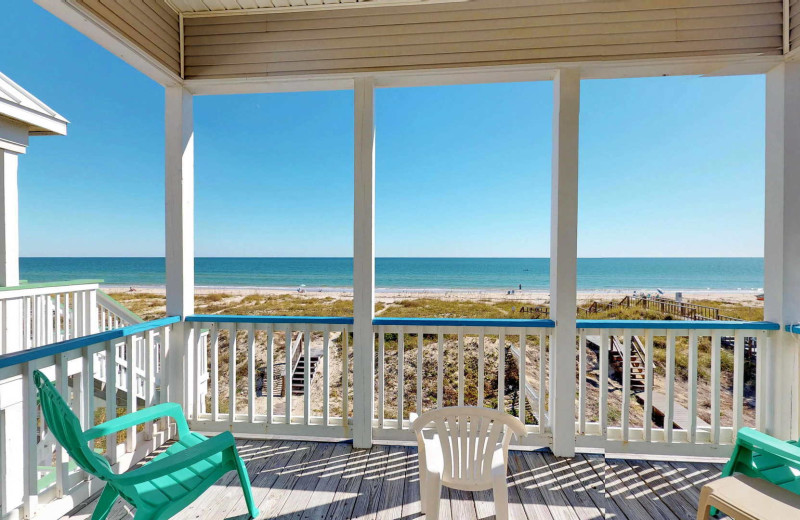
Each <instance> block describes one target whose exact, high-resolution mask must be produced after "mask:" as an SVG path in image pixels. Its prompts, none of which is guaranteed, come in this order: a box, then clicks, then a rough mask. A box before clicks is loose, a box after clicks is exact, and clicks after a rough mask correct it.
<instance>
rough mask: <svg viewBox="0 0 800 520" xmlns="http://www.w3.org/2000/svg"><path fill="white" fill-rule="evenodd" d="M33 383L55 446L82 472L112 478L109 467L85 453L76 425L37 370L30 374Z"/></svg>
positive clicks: (76, 419) (65, 405)
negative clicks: (55, 440)
mask: <svg viewBox="0 0 800 520" xmlns="http://www.w3.org/2000/svg"><path fill="white" fill-rule="evenodd" d="M33 381H34V384H35V385H36V388H38V389H39V401H40V403H41V406H42V415H44V420H45V422H46V424H47V427H48V428H50V431H51V432H53V435H54V436H55V438H56V439H57V440H58V442H59V444H61V446H62V447H63V448H64V449H65V450H66V451H67V453H69V456H70V457H72V459H73V460H74V461H75V463H76V464H77V465H78V466H80V468H81V469H82V470H84V471H86V472H87V473H91V474H92V475H95V476H97V477H99V478H101V479H103V480H107V478H108V477H109V476H110V475H112V471H111V466H110V465H109V464H108V461H107V460H106V459H105V458H103V457H101V456H100V455H98V454H97V453H95V452H94V451H92V450H91V449H89V446H88V444H87V442H86V441H85V440H84V436H83V431H82V430H81V423H80V421H79V420H78V418H77V417H76V416H75V414H74V413H73V412H72V409H71V408H70V407H69V405H68V404H67V402H66V401H64V398H63V397H61V394H59V393H58V390H56V387H55V386H54V385H53V383H51V382H50V380H49V379H47V377H46V376H45V375H44V374H42V373H41V372H39V371H38V370H37V371H35V372H34V373H33Z"/></svg>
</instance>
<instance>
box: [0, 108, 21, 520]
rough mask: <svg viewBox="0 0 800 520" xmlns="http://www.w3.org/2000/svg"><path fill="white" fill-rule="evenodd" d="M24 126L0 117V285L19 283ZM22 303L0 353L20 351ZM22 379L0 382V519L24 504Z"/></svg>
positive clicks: (6, 323) (11, 305)
mask: <svg viewBox="0 0 800 520" xmlns="http://www.w3.org/2000/svg"><path fill="white" fill-rule="evenodd" d="M27 144H28V129H27V127H25V126H24V125H22V124H19V123H16V122H14V121H11V120H7V119H4V118H2V117H0V286H3V287H13V286H16V285H19V199H18V191H17V174H18V165H19V154H21V153H25V147H26V146H27ZM21 325H22V321H21V306H20V305H19V302H18V301H9V302H6V311H5V316H4V319H3V324H2V326H3V327H4V329H5V330H3V331H1V333H0V338H2V340H1V341H2V343H1V344H0V354H7V353H9V352H16V351H18V350H22V342H21V340H22V331H21V330H20V327H21ZM22 389H23V380H22V378H21V377H17V378H11V379H8V380H6V381H4V382H2V384H0V437H2V441H0V446H2V450H0V517H4V518H5V517H6V515H7V517H8V518H14V517H15V516H17V515H19V514H20V510H19V509H18V508H19V506H21V505H23V500H24V497H25V496H26V494H25V480H24V479H22V478H20V477H19V475H20V468H23V467H25V465H26V462H25V460H24V457H23V456H22V455H23V454H24V453H25V450H24V440H23V436H22V435H21V434H20V432H22V431H24V425H25V420H26V417H25V415H24V409H25V406H24V405H25V403H24V397H23V391H22Z"/></svg>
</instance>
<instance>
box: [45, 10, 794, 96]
mask: <svg viewBox="0 0 800 520" xmlns="http://www.w3.org/2000/svg"><path fill="white" fill-rule="evenodd" d="M37 1H38V0H37ZM783 60H784V58H783V57H782V56H762V55H753V54H744V55H742V54H737V55H730V56H706V57H699V58H698V57H693V58H661V59H654V60H618V61H594V62H565V63H539V64H533V65H500V66H488V67H467V68H454V69H432V70H421V71H385V72H380V71H379V72H369V73H356V74H319V75H307V76H296V77H286V76H280V77H244V78H224V79H188V80H185V81H184V86H185V87H186V89H187V90H188V91H189V92H191V93H192V94H193V95H197V96H208V95H227V94H266V93H276V92H310V91H320V90H350V89H352V88H353V82H354V81H355V79H356V78H359V77H372V78H375V87H376V88H397V87H424V86H443V85H466V84H480V83H510V82H522V81H550V80H552V79H553V78H554V77H555V74H556V71H557V70H559V69H564V68H568V69H572V68H577V69H579V70H580V76H581V79H618V78H640V77H657V76H736V75H749V74H764V73H766V72H767V71H769V70H770V69H772V68H774V67H775V66H776V65H778V64H780V63H782V62H783Z"/></svg>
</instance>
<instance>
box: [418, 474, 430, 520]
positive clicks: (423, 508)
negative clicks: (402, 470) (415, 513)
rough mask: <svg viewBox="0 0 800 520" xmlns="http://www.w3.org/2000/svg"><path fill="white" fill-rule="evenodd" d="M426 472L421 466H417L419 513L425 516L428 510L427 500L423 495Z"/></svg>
mask: <svg viewBox="0 0 800 520" xmlns="http://www.w3.org/2000/svg"><path fill="white" fill-rule="evenodd" d="M427 473H428V471H427V470H426V469H425V467H424V465H423V464H420V465H419V504H420V511H421V512H422V514H425V511H427V510H428V500H427V497H426V495H425V482H426V478H425V477H426V475H427Z"/></svg>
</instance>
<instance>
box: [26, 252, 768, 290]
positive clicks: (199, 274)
mask: <svg viewBox="0 0 800 520" xmlns="http://www.w3.org/2000/svg"><path fill="white" fill-rule="evenodd" d="M549 265H550V261H549V259H547V258H378V259H376V265H375V279H376V280H375V285H376V287H378V288H379V289H380V288H385V289H400V288H403V289H479V290H480V289H482V290H490V289H517V288H518V287H519V286H520V285H522V287H523V289H529V290H546V289H548V284H549V278H550V277H549ZM352 270H353V261H352V259H351V258H197V259H195V280H196V284H197V285H198V286H208V287H227V286H232V287H281V288H292V289H294V288H297V287H299V286H301V285H305V286H307V287H308V288H309V289H313V288H344V287H352ZM164 272H165V263H164V259H163V258H31V257H28V258H21V259H20V277H21V278H22V279H23V280H27V281H28V282H30V283H35V282H50V281H66V280H75V279H101V280H103V281H104V283H105V284H106V285H119V286H129V285H138V286H159V285H163V284H164V278H165V274H164ZM763 285H764V260H763V258H580V259H579V260H578V289H579V290H584V291H592V290H645V291H653V290H655V289H657V288H660V289H664V290H676V289H683V290H754V289H758V288H761V287H763Z"/></svg>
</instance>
